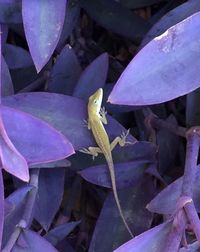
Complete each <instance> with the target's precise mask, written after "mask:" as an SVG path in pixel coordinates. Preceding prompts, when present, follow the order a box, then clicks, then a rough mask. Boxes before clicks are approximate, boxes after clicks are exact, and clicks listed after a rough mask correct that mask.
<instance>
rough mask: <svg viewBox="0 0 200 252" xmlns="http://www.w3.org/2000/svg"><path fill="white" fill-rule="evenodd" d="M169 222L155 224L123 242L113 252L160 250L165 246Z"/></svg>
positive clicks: (158, 251)
mask: <svg viewBox="0 0 200 252" xmlns="http://www.w3.org/2000/svg"><path fill="white" fill-rule="evenodd" d="M170 227H171V223H170V222H169V223H168V222H167V223H163V224H161V225H159V226H156V227H154V228H152V229H150V230H148V231H146V232H144V233H143V234H141V235H138V236H136V237H135V238H134V239H132V240H130V241H128V242H127V243H125V244H123V245H122V246H121V247H119V248H118V249H116V250H115V252H126V251H130V252H139V251H143V252H150V251H151V252H161V251H163V250H164V248H165V242H166V239H167V235H168V233H169V231H170Z"/></svg>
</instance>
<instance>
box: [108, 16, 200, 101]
mask: <svg viewBox="0 0 200 252" xmlns="http://www.w3.org/2000/svg"><path fill="white" fill-rule="evenodd" d="M199 29H200V13H199V12H198V13H196V14H194V15H192V16H190V17H189V18H187V19H185V20H183V21H182V22H180V23H178V24H177V25H175V26H173V27H171V28H170V29H169V30H167V31H166V32H165V33H163V34H162V35H160V36H159V37H156V38H155V39H154V40H152V41H151V42H150V43H149V44H148V45H146V46H145V47H144V48H143V49H142V50H141V51H140V52H139V53H138V54H137V55H136V56H135V58H134V59H133V60H132V61H131V62H130V63H129V65H128V66H127V68H126V69H125V70H124V72H123V73H122V75H121V76H120V78H119V80H118V82H117V84H116V85H115V87H114V89H113V91H112V93H111V94H110V96H109V98H108V100H109V102H111V103H114V104H125V105H148V104H155V103H161V102H165V101H168V100H171V99H174V98H176V97H179V96H182V95H185V94H188V93H189V92H191V91H193V90H194V89H196V88H198V87H199V86H200V82H199V72H198V71H197V67H195V66H198V65H199V64H200V49H199V47H198V42H197V41H199V39H200V33H198V32H196V31H197V30H199ZM194 62H195V63H194ZM194 64H195V65H194ZM144 69H145V71H144ZM152 87H153V89H152Z"/></svg>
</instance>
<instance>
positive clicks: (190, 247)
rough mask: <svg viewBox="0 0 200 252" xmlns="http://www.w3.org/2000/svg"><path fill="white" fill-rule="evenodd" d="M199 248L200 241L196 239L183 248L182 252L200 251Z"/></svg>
mask: <svg viewBox="0 0 200 252" xmlns="http://www.w3.org/2000/svg"><path fill="white" fill-rule="evenodd" d="M199 248H200V243H199V242H198V241H196V242H193V243H191V244H189V245H188V247H187V248H181V249H180V252H198V251H199Z"/></svg>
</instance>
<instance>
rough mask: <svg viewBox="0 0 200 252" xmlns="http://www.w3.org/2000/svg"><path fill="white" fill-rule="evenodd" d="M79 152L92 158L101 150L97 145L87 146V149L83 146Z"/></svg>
mask: <svg viewBox="0 0 200 252" xmlns="http://www.w3.org/2000/svg"><path fill="white" fill-rule="evenodd" d="M80 152H82V153H85V154H89V155H92V159H93V160H94V159H95V157H97V156H98V154H99V153H102V151H101V149H100V148H99V147H89V148H88V149H86V148H84V149H82V150H80Z"/></svg>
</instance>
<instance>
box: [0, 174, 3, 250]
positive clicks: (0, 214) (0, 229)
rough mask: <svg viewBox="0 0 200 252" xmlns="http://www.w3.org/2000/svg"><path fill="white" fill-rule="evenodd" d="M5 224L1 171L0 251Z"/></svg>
mask: <svg viewBox="0 0 200 252" xmlns="http://www.w3.org/2000/svg"><path fill="white" fill-rule="evenodd" d="M3 223H4V184H3V176H2V169H1V170H0V249H1V243H2V235H3Z"/></svg>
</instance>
